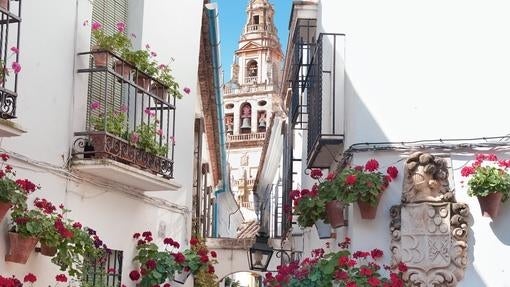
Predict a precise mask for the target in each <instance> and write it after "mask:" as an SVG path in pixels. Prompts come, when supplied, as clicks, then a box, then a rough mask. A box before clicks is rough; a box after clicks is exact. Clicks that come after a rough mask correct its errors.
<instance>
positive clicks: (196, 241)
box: [189, 237, 199, 246]
mask: <svg viewBox="0 0 510 287" xmlns="http://www.w3.org/2000/svg"><path fill="white" fill-rule="evenodd" d="M198 242H199V241H198V239H197V238H196V237H191V240H190V241H189V244H191V245H192V246H195V245H197V244H198Z"/></svg>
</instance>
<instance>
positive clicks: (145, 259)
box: [129, 231, 186, 287]
mask: <svg viewBox="0 0 510 287" xmlns="http://www.w3.org/2000/svg"><path fill="white" fill-rule="evenodd" d="M133 238H134V239H135V240H137V245H136V256H135V257H134V258H133V261H135V262H137V263H138V264H139V265H140V267H139V268H138V269H135V270H133V271H131V272H130V273H129V278H131V280H133V281H136V282H137V284H138V285H139V286H140V287H152V286H155V285H159V284H162V283H164V282H165V281H172V280H173V279H174V276H175V273H176V272H180V271H181V270H182V269H183V263H184V261H185V260H186V259H185V257H184V255H183V254H182V253H180V252H178V251H177V249H178V248H179V243H177V242H175V241H173V240H172V239H171V238H166V239H165V240H164V242H165V249H164V250H159V247H158V245H156V244H155V243H154V242H153V238H152V233H151V232H150V231H145V232H143V233H142V234H140V233H135V234H134V235H133Z"/></svg>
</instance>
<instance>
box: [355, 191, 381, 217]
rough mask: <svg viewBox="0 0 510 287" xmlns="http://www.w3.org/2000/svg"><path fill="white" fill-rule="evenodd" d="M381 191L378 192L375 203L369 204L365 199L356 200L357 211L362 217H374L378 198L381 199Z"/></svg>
mask: <svg viewBox="0 0 510 287" xmlns="http://www.w3.org/2000/svg"><path fill="white" fill-rule="evenodd" d="M381 195H382V193H379V195H378V196H377V201H376V202H375V205H370V203H368V202H365V201H360V200H358V207H359V212H360V214H361V218H362V219H374V218H375V216H376V215H377V207H378V206H379V200H380V199H381Z"/></svg>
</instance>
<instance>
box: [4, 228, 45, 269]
mask: <svg viewBox="0 0 510 287" xmlns="http://www.w3.org/2000/svg"><path fill="white" fill-rule="evenodd" d="M9 241H10V249H9V253H8V254H6V255H5V261H10V262H16V263H21V264H25V263H27V261H28V257H30V254H31V253H32V251H33V250H34V248H35V245H36V244H37V241H39V239H38V238H37V237H33V236H30V237H23V236H21V235H19V234H18V233H14V232H9Z"/></svg>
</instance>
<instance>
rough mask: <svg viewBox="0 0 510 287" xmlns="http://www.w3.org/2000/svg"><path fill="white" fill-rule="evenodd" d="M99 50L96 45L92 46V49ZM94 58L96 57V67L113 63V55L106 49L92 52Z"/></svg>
mask: <svg viewBox="0 0 510 287" xmlns="http://www.w3.org/2000/svg"><path fill="white" fill-rule="evenodd" d="M98 50H99V49H98V48H96V47H93V48H92V51H98ZM92 58H93V59H94V66H95V67H96V68H104V67H106V66H107V65H108V63H110V64H111V63H112V62H111V60H110V59H111V58H112V57H111V56H110V54H109V53H108V52H106V51H102V52H98V53H94V54H92Z"/></svg>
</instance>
